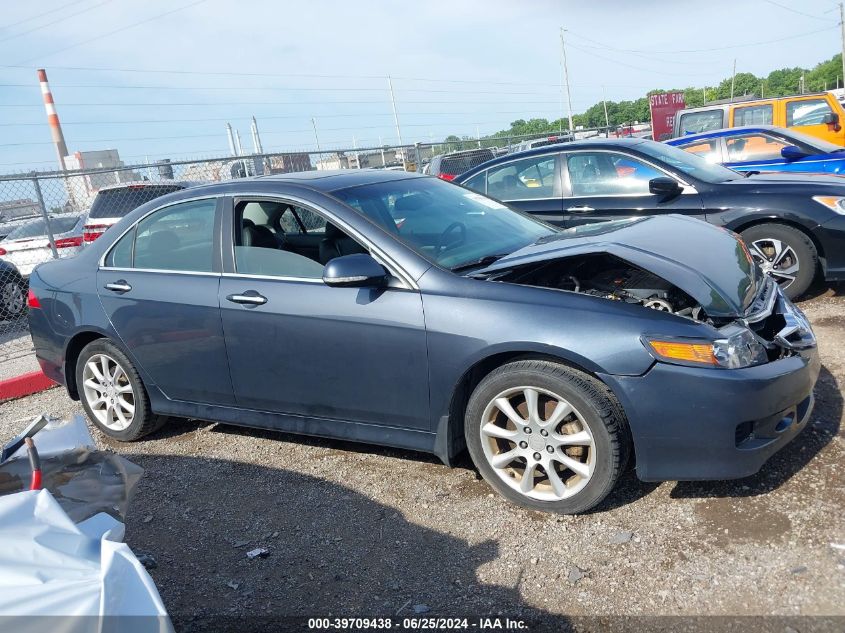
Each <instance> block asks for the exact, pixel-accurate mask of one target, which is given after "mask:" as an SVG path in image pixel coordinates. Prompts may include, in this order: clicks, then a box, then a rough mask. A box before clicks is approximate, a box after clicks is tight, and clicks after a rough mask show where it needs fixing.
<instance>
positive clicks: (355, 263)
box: [323, 253, 388, 288]
mask: <svg viewBox="0 0 845 633" xmlns="http://www.w3.org/2000/svg"><path fill="white" fill-rule="evenodd" d="M387 277H388V275H387V271H386V270H385V269H384V267H383V266H382V265H381V264H379V263H378V262H377V261H376V260H375V259H373V258H372V257H371V256H370V255H366V254H364V253H356V254H355V255H343V256H342V257H335V258H334V259H333V260H331V261H330V262H329V263H328V264H326V267H325V268H324V269H323V283H325V284H326V285H327V286H332V287H334V288H373V287H374V288H381V287H382V286H385V285H386V284H387Z"/></svg>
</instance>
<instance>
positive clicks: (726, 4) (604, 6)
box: [0, 0, 841, 173]
mask: <svg viewBox="0 0 845 633" xmlns="http://www.w3.org/2000/svg"><path fill="white" fill-rule="evenodd" d="M838 16H839V13H838V6H837V4H835V3H834V2H833V1H832V0H800V2H799V1H795V0H743V1H742V2H737V1H736V0H708V1H707V2H704V1H703V0H696V1H690V0H638V1H635V0H600V1H594V2H583V1H570V0H426V1H425V2H388V1H387V0H357V1H355V2H350V1H349V0H295V1H294V0H240V1H233V0H145V1H144V2H137V0H75V1H73V2H69V1H68V0H41V1H38V2H8V1H7V2H5V3H4V7H3V16H2V18H1V19H0V20H2V21H0V173H20V172H22V171H27V170H31V169H44V170H48V169H56V168H57V167H58V164H57V160H56V155H55V149H54V147H53V145H52V144H51V140H50V131H49V127H48V125H47V118H46V114H45V111H44V105H43V101H42V98H41V93H40V90H39V86H38V80H37V76H36V69H38V68H45V69H46V70H47V74H48V77H49V80H50V84H51V88H52V92H53V97H54V99H55V103H56V109H57V111H58V114H59V117H60V119H61V121H62V127H63V130H64V134H65V139H66V141H67V145H68V148H69V151H70V152H74V151H88V150H98V149H111V148H116V149H118V150H119V151H120V155H121V158H122V159H123V160H124V161H125V162H126V163H127V164H131V163H143V162H146V161H147V160H149V161H154V160H158V159H162V158H171V159H173V160H178V159H187V158H207V157H212V156H225V155H227V154H228V153H229V148H228V140H227V137H226V131H225V125H226V123H227V122H229V123H231V124H232V126H233V127H234V128H235V129H236V130H238V131H239V132H240V135H241V139H242V143H243V145H244V149H245V150H249V151H251V149H252V142H251V139H250V131H249V125H250V118H251V117H252V116H255V117H256V119H257V121H258V126H259V129H260V131H261V140H262V144H263V146H264V150H265V151H296V150H306V151H315V150H316V149H317V139H319V143H320V147H321V149H322V150H326V149H328V148H337V147H348V148H351V147H353V144H354V145H355V146H357V147H373V146H377V145H379V144H382V143H384V144H388V143H390V144H393V143H397V142H398V136H399V134H397V129H396V126H395V124H394V118H393V114H392V106H391V100H390V92H389V90H388V80H387V76H388V75H389V76H391V78H392V83H393V89H394V97H395V103H396V110H397V113H398V118H399V124H400V130H399V133H401V139H402V141H403V142H405V143H412V142H415V141H420V142H429V141H438V140H442V139H443V138H444V137H445V136H447V135H449V134H458V135H467V136H472V137H475V136H476V134H481V135H484V134H490V133H493V132H495V131H498V130H500V129H506V128H508V127H509V123H510V122H511V121H513V120H515V119H519V118H523V119H528V118H531V117H544V118H548V119H556V118H559V117H560V116H562V115H565V113H566V106H565V105H562V91H561V74H562V73H561V42H560V27H564V28H565V29H566V34H565V38H566V42H567V61H568V68H569V76H570V84H571V93H572V94H571V97H572V107H573V111H574V112H576V113H577V112H582V111H584V110H585V109H586V108H588V107H589V106H590V105H592V104H594V103H596V102H598V101H601V99H602V98H603V95H606V98H607V99H608V100H614V101H619V100H622V99H636V98H638V97H641V96H643V95H644V94H645V92H646V91H647V90H650V89H653V88H672V87H686V86H704V85H710V86H712V85H715V84H717V83H718V82H719V81H721V80H722V79H724V78H725V77H728V76H730V73H731V68H732V65H733V61H734V59H736V65H737V72H752V73H755V74H758V75H761V74H767V73H768V72H769V71H771V70H774V69H777V68H781V67H793V66H801V67H807V68H810V67H812V66H814V65H815V64H817V63H818V62H820V61H823V60H825V59H829V58H830V57H831V56H833V55H834V54H836V53H837V52H839V51H840V50H841V39H840V32H839V27H838ZM564 103H565V102H564ZM312 119H313V122H312ZM315 126H316V128H317V135H316V138H315V132H314V127H315Z"/></svg>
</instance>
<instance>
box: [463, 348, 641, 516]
mask: <svg viewBox="0 0 845 633" xmlns="http://www.w3.org/2000/svg"><path fill="white" fill-rule="evenodd" d="M522 387H530V388H534V389H537V390H540V391H543V392H546V394H555V395H556V396H560V397H562V398H563V399H564V400H566V401H567V402H568V403H569V404H570V405H571V406H572V407H574V409H575V410H576V413H577V414H578V415H579V416H580V420H579V421H577V422H576V424H578V425H579V426H580V427H583V426H586V427H588V430H589V432H590V434H591V435H592V446H591V447H589V448H587V449H584V450H585V452H586V451H588V450H594V451H595V453H594V456H593V466H592V473H591V474H590V475H589V478H588V479H587V480H586V484H583V487H582V488H581V489H580V490H578V491H577V492H575V493H574V494H572V495H571V496H568V497H565V498H560V499H548V500H546V499H536V498H532V497H531V496H529V494H524V493H522V492H520V491H519V490H516V489H515V487H512V486H516V487H518V482H517V480H516V476H515V475H514V474H507V473H506V475H505V476H502V475H501V474H499V473H497V471H496V469H494V467H493V466H492V465H491V462H490V458H488V456H487V454H486V453H485V450H486V449H485V446H484V443H485V442H487V443H490V444H488V446H490V445H495V444H497V443H498V442H499V441H500V440H497V439H491V438H489V437H485V438H482V431H481V429H482V425H483V424H485V423H486V422H487V421H488V420H485V419H484V416H485V412H487V414H488V416H489V415H490V413H489V409H488V407H492V406H493V405H492V403H493V401H494V400H495V399H496V397H497V396H498V395H501V394H503V393H506V392H507V391H508V390H510V389H513V390H515V392H516V394H517V396H516V397H517V399H518V398H519V395H518V393H519V389H521V388H522ZM540 395H541V398H545V397H547V396H546V395H545V394H540ZM551 402H553V401H551ZM520 406H522V405H520ZM538 410H539V407H538ZM493 411H495V409H493ZM546 411H548V409H546ZM517 413H520V415H521V416H522V415H523V414H522V413H521V412H520V411H519V410H517ZM540 417H541V418H542V417H543V416H542V415H541V416H540ZM549 418H550V416H548V415H547V416H546V420H548V419H549ZM566 419H572V418H566ZM548 428H551V427H548ZM541 432H542V431H541ZM464 434H465V438H466V443H467V448H468V449H469V454H470V456H471V457H472V460H473V462H474V463H475V465H476V467H477V468H478V470H479V472H480V473H481V476H482V477H484V479H485V480H486V481H487V483H488V484H490V486H491V487H492V488H493V489H494V490H496V492H498V493H499V494H501V495H502V496H503V497H505V498H506V499H508V500H509V501H511V502H513V503H515V504H517V505H521V506H523V507H525V508H530V509H532V510H541V511H546V512H556V513H559V514H578V513H581V512H586V511H587V510H589V509H590V508H593V507H594V506H596V505H597V504H598V503H600V502H601V501H602V500H603V499H604V498H605V497H606V496H607V495H608V494H609V493H610V491H611V490H612V489H613V487H614V486H615V484H616V481H617V479H618V478H619V475H620V474H621V473H622V472H623V470H624V468H625V464H626V463H627V461H628V455H629V453H630V448H631V440H630V433H629V431H628V423H627V420H626V418H625V415H624V412H623V410H622V407H621V406H620V405H619V403H618V401H617V400H616V398H615V397H614V396H613V394H612V392H611V391H610V389H608V387H607V386H606V385H605V384H604V383H602V382H601V381H599V380H596V379H595V378H593V377H592V376H590V375H588V374H586V373H584V372H582V371H578V370H576V369H573V368H571V367H568V366H566V365H562V364H559V363H555V362H550V361H545V360H520V361H515V362H511V363H508V364H506V365H503V366H501V367H499V368H498V369H496V370H494V371H493V372H491V373H490V374H489V375H488V376H486V377H485V378H484V379H483V380H482V381H481V382H480V383H479V384H478V386H477V387H476V388H475V390H474V391H473V393H472V396H471V397H470V400H469V403H468V405H467V411H466V418H465V423H464ZM521 437H522V438H523V439H524V438H526V437H528V438H529V439H530V438H531V437H532V436H525V435H523V436H521ZM533 437H535V438H536V434H535V435H534V436H533ZM502 441H504V442H512V443H511V444H507V445H506V448H503V449H502V452H507V450H508V449H510V448H514V449H516V448H517V445H518V443H517V442H516V441H515V440H513V441H512V440H502ZM568 448H571V447H567V448H564V450H567V449H568ZM545 449H547V450H548V451H549V452H550V453H552V454H554V452H555V450H560V449H553V448H550V447H549V446H546V447H545ZM490 450H492V449H490ZM527 450H528V451H533V450H537V452H535V453H533V455H534V456H535V458H536V456H537V455H541V456H542V457H543V458H545V457H546V456H545V455H544V454H543V453H542V450H543V449H534V448H531V446H529V447H528V449H527ZM585 455H586V453H585ZM527 459H528V458H526V460H527ZM513 463H516V464H519V463H520V462H513ZM538 468H539V466H538ZM509 470H510V468H504V469H502V468H500V469H499V471H509ZM535 472H537V471H535ZM564 472H566V471H564ZM572 475H573V478H572V479H570V480H569V481H572V480H573V479H577V477H574V475H575V473H574V471H573V472H572ZM507 477H512V478H513V481H511V482H510V483H507V482H506V481H505V479H506V478H507ZM543 477H547V475H545V474H544V473H543V471H540V475H539V478H538V479H539V480H540V486H542V485H543V483H542V478H543ZM534 480H535V476H533V475H532V478H531V481H534ZM549 483H550V482H549ZM549 488H551V486H549ZM535 490H536V489H535ZM532 492H533V491H532Z"/></svg>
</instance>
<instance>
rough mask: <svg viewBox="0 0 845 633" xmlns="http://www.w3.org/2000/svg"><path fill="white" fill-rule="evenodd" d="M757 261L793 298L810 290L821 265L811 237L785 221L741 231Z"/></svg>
mask: <svg viewBox="0 0 845 633" xmlns="http://www.w3.org/2000/svg"><path fill="white" fill-rule="evenodd" d="M741 235H742V239H743V240H744V241H745V243H746V244H747V245H748V250H749V251H750V252H751V256H752V257H753V258H754V261H756V262H757V264H758V265H759V266H760V268H762V269H763V272H764V273H766V274H767V275H769V276H770V277H772V278H773V279H774V280H775V281H776V282H778V285H779V286H780V287H781V289H782V290H783V292H784V294H786V296H787V297H789V298H790V299H794V298H796V297H799V296H800V295H802V294H804V293H805V292H807V289H808V288H809V287H810V284H812V283H813V279H814V278H815V276H816V270H817V269H818V261H819V257H818V253H817V252H816V247H815V245H814V244H813V242H812V240H811V239H810V238H809V237H807V235H805V234H804V233H802V232H801V231H799V230H798V229H796V228H793V227H791V226H787V225H786V224H778V223H775V222H767V223H765V224H758V225H756V226H752V227H751V228H748V229H746V230H744V231H743V232H742V234H741Z"/></svg>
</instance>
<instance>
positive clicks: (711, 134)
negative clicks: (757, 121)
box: [666, 125, 789, 145]
mask: <svg viewBox="0 0 845 633" xmlns="http://www.w3.org/2000/svg"><path fill="white" fill-rule="evenodd" d="M771 131H776V132H784V133H787V134H788V133H789V130H786V129H784V128H782V127H778V126H777V125H738V126H737V127H727V128H721V129H718V130H708V131H707V132H698V133H697V134H684V135H683V136H678V137H676V138H672V139H669V140H668V141H666V143H667V144H669V145H676V144H678V143H682V142H684V141H690V140H696V139H700V138H719V137H721V136H735V135H737V134H747V133H748V132H771Z"/></svg>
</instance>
